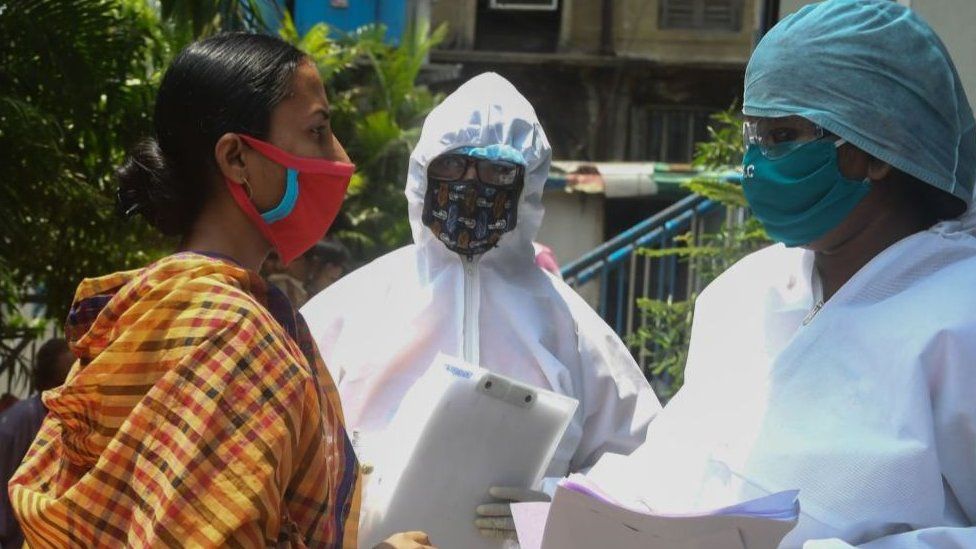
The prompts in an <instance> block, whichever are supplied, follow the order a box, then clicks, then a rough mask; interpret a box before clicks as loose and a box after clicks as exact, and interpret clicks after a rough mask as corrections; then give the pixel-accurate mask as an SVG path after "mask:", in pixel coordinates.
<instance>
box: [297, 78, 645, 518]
mask: <svg viewBox="0 0 976 549" xmlns="http://www.w3.org/2000/svg"><path fill="white" fill-rule="evenodd" d="M550 157H551V150H550V147H549V143H548V141H547V139H546V135H545V133H544V132H543V129H542V126H541V125H540V123H539V121H538V119H537V118H536V115H535V112H534V110H533V108H532V106H531V105H530V104H529V102H528V101H527V100H526V99H525V98H524V97H523V96H522V95H521V94H520V93H519V92H518V91H517V90H516V89H515V87H514V86H512V85H511V84H510V83H509V82H508V81H507V80H505V79H504V78H502V77H501V76H499V75H497V74H494V73H485V74H482V75H479V76H477V77H475V78H472V79H471V80H469V81H468V82H466V83H465V84H463V85H462V86H461V87H460V88H458V89H457V91H455V92H454V93H452V94H451V95H450V96H448V97H447V98H446V99H445V100H444V102H443V103H441V104H440V105H439V106H438V107H436V108H435V109H434V110H433V111H432V112H431V113H430V115H429V116H428V117H427V120H426V121H425V122H424V126H423V131H422V133H421V137H420V140H419V142H418V144H417V146H416V148H415V149H414V151H413V153H412V155H411V157H410V167H409V173H408V176H407V185H406V195H407V201H408V204H409V216H410V225H411V228H412V232H413V239H414V244H412V245H409V246H406V247H404V248H401V249H399V250H396V251H394V252H392V253H390V254H388V255H386V256H383V257H381V258H379V259H377V260H375V261H373V262H372V263H370V264H369V265H367V266H365V267H362V268H360V269H359V270H357V271H354V272H352V273H350V274H349V275H348V276H346V277H345V278H343V279H342V280H340V281H339V282H337V283H336V284H334V285H333V286H330V287H329V288H328V289H327V290H325V291H324V292H322V293H320V294H319V295H318V296H316V297H314V298H313V299H312V300H311V301H309V303H308V304H307V305H305V306H304V307H303V308H302V314H303V315H304V316H305V318H306V319H307V320H308V324H309V326H310V328H311V331H312V335H313V337H314V338H315V340H316V342H317V343H318V347H319V349H320V351H321V352H322V356H323V358H324V359H325V362H326V364H327V365H328V366H329V368H330V370H331V372H332V376H333V378H334V379H335V381H336V385H337V387H338V389H339V392H340V395H341V397H342V404H343V410H344V413H345V418H346V424H347V425H348V427H349V429H350V430H351V431H352V432H353V433H354V437H359V438H360V439H361V440H364V441H368V440H369V434H370V433H375V432H378V431H381V430H382V429H383V428H385V427H386V425H387V423H388V421H389V420H390V419H391V416H392V414H393V413H394V411H395V410H396V408H397V406H398V405H399V403H400V401H401V399H402V398H403V396H404V394H405V393H406V392H407V390H408V389H410V387H411V386H412V385H413V383H414V382H415V381H416V380H417V379H418V378H419V377H420V376H421V375H422V374H424V372H425V370H426V369H427V368H428V366H429V365H430V364H431V361H432V360H433V359H434V357H435V356H436V355H437V354H438V353H440V352H443V353H446V354H450V355H454V356H459V357H462V358H463V359H464V360H466V361H468V362H470V363H473V364H477V365H480V366H482V367H484V368H487V369H488V370H491V371H493V372H496V373H499V374H502V375H506V376H510V377H512V378H515V379H518V380H520V381H522V382H525V383H529V384H531V385H534V386H538V387H542V388H545V389H549V390H552V391H555V392H558V393H561V394H564V395H568V396H570V397H572V398H575V399H577V400H579V407H578V409H577V411H576V414H575V416H574V418H573V420H572V422H571V424H570V426H569V428H568V431H567V433H566V435H565V436H564V438H563V440H562V441H561V442H560V445H559V447H558V448H557V450H556V455H555V457H554V458H553V462H552V464H551V466H550V467H549V469H548V471H547V479H546V481H545V482H544V485H543V486H544V488H545V490H548V491H549V492H550V493H551V490H552V489H554V487H555V481H556V480H558V477H562V476H564V475H566V474H568V473H570V472H575V471H580V470H585V469H586V468H587V467H589V466H591V465H592V464H593V463H595V462H596V460H597V459H598V458H599V457H600V456H601V455H602V454H603V453H604V452H614V453H630V452H631V451H632V450H633V449H634V448H636V447H637V446H638V445H639V444H640V443H641V442H642V441H643V440H644V435H645V433H646V429H647V426H648V424H649V423H650V421H651V420H652V419H653V418H654V416H655V415H656V414H657V413H658V411H659V410H660V403H659V402H658V399H657V397H656V396H655V395H654V393H653V391H652V389H651V388H650V386H649V384H648V383H647V381H646V379H645V378H644V376H643V374H642V372H641V371H640V369H639V368H638V366H637V365H636V364H635V362H634V360H633V358H632V357H631V356H630V354H629V352H628V350H627V348H626V347H625V346H624V344H623V343H622V342H621V340H620V339H619V338H618V337H617V335H616V334H615V333H614V332H613V331H612V330H611V329H610V327H609V326H607V325H606V323H604V322H603V321H602V319H600V318H599V316H598V315H597V314H596V313H595V312H594V311H593V310H592V309H591V308H590V307H589V306H588V305H587V303H586V302H584V301H583V300H582V299H581V298H580V297H579V296H578V295H577V294H576V293H575V292H574V291H573V290H572V289H571V288H569V287H568V286H567V285H566V284H565V283H563V282H562V281H561V280H558V279H557V278H556V277H553V276H551V275H549V274H547V273H545V272H544V271H543V270H542V269H540V268H538V267H537V266H536V265H535V263H534V249H533V246H532V241H533V238H534V237H535V236H536V233H537V232H538V230H539V226H540V224H541V223H542V215H543V206H542V191H543V186H544V184H545V181H546V178H547V176H548V172H549V163H550ZM362 446H364V447H366V449H367V451H366V453H367V454H368V446H369V445H368V443H366V442H364V443H363V444H362ZM365 461H366V462H369V461H370V459H369V456H368V455H367V456H366V457H365ZM524 488H528V487H488V486H486V487H485V490H486V499H487V498H488V492H489V489H490V492H491V496H492V497H494V498H496V500H499V501H496V502H495V503H494V504H491V503H489V504H486V505H483V506H480V507H479V508H478V510H477V512H478V514H477V515H475V510H474V509H473V510H472V520H475V518H477V525H478V527H479V529H481V531H482V534H484V535H486V536H491V537H512V536H513V534H514V526H513V524H512V520H511V516H510V507H509V504H508V503H505V501H517V500H523V499H527V498H535V497H543V494H540V493H538V492H530V491H527V490H524ZM431 504H433V505H436V502H431Z"/></svg>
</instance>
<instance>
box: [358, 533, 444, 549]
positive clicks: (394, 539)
mask: <svg viewBox="0 0 976 549" xmlns="http://www.w3.org/2000/svg"><path fill="white" fill-rule="evenodd" d="M373 549H437V548H436V547H434V546H433V545H431V543H430V538H429V537H427V534H425V533H423V532H400V533H399V534H394V535H392V536H390V537H388V538H386V541H384V542H383V543H381V544H379V545H377V546H376V547H374V548H373Z"/></svg>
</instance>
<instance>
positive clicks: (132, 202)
mask: <svg viewBox="0 0 976 549" xmlns="http://www.w3.org/2000/svg"><path fill="white" fill-rule="evenodd" d="M0 2H2V0H0ZM306 59H307V58H306V56H305V54H304V53H302V52H301V51H300V50H298V49H297V48H295V46H293V45H291V44H289V43H287V42H285V41H284V40H282V39H280V38H276V37H274V36H268V35H263V34H251V33H243V32H234V33H226V34H218V35H215V36H211V37H209V38H205V39H203V40H200V41H198V42H193V43H192V44H190V45H188V46H187V47H185V48H184V49H183V51H181V52H180V53H179V55H177V56H176V58H174V59H173V62H172V63H171V64H170V66H169V68H168V69H166V74H165V75H164V76H163V80H162V82H161V83H160V86H159V91H158V92H157V94H156V106H155V108H154V113H153V133H152V135H153V139H146V140H144V141H142V142H140V143H139V144H138V145H136V146H135V147H134V148H133V149H132V151H131V152H130V153H129V156H128V158H126V160H125V163H124V164H122V166H121V167H120V168H119V169H118V170H117V177H118V181H119V190H118V195H117V198H118V211H119V212H120V213H121V214H122V215H124V216H126V217H131V216H133V215H135V214H136V213H138V214H140V215H142V216H143V217H144V218H146V221H148V222H149V223H150V224H151V225H153V226H154V227H156V228H157V229H158V230H159V231H160V232H162V233H163V234H166V235H172V236H184V237H185V236H186V235H188V234H189V232H190V231H191V229H192V228H193V224H194V223H195V222H196V219H197V217H198V216H199V214H200V212H201V211H202V209H203V206H204V204H205V203H206V202H207V200H208V199H209V197H210V193H211V192H212V191H213V188H215V187H216V186H217V185H219V176H220V172H219V169H218V167H217V162H216V160H215V158H214V147H215V146H216V144H217V141H218V140H219V139H220V137H221V136H223V135H224V134H227V133H238V134H246V135H250V136H252V137H256V138H258V139H265V138H266V136H267V134H268V132H269V130H270V127H271V111H272V110H273V109H274V108H275V106H277V105H278V104H279V103H280V102H281V101H282V100H283V99H284V98H285V97H286V96H287V95H288V93H289V91H290V89H291V81H292V78H293V77H294V74H295V70H296V68H297V67H298V65H299V64H300V63H302V62H303V61H304V60H306Z"/></svg>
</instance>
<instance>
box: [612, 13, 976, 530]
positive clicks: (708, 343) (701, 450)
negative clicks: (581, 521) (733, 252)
mask: <svg viewBox="0 0 976 549" xmlns="http://www.w3.org/2000/svg"><path fill="white" fill-rule="evenodd" d="M743 112H744V114H745V115H746V123H745V128H744V130H745V131H744V134H745V139H746V145H747V149H746V154H745V159H744V174H743V176H744V178H743V190H744V191H745V195H746V198H747V199H748V201H749V204H750V206H751V207H752V209H753V213H754V215H755V216H756V217H758V219H759V220H760V221H761V222H762V223H763V225H764V226H765V228H766V229H767V232H768V233H769V235H770V236H771V237H772V238H773V239H774V240H778V241H779V242H781V244H778V245H774V246H772V247H769V248H767V249H764V250H761V251H759V252H756V253H754V254H752V255H750V256H748V257H746V258H745V259H743V260H742V261H740V262H738V263H737V264H735V265H734V266H733V267H731V268H730V269H729V270H728V271H727V272H725V273H724V274H722V275H721V276H720V277H719V278H718V279H716V280H715V281H714V282H713V283H712V284H710V285H709V286H708V287H707V288H706V289H705V290H704V292H703V293H702V294H701V296H700V297H699V299H698V301H697V303H696V306H695V316H694V322H693V326H692V335H691V347H690V349H689V356H688V362H687V367H686V377H685V385H684V386H683V388H682V389H681V390H680V391H679V392H678V394H677V395H676V396H675V397H674V398H673V399H672V400H671V401H670V402H669V403H668V405H667V406H666V407H665V409H664V411H662V413H661V414H660V415H659V416H658V417H657V418H656V419H655V421H654V423H653V424H652V425H651V427H650V428H649V430H648V437H647V441H646V443H645V445H644V446H642V448H640V449H638V450H637V451H635V452H634V453H633V454H632V455H631V456H630V457H629V458H627V459H626V460H625V463H626V464H627V466H625V467H622V468H619V469H617V470H616V472H615V473H614V474H613V475H611V476H609V477H607V478H606V479H605V482H606V484H614V485H616V494H615V495H617V496H618V497H622V498H626V499H629V500H631V501H635V500H636V501H639V502H642V503H643V504H645V505H647V506H649V507H651V508H654V509H664V510H680V511H693V510H705V509H709V508H715V507H718V506H723V505H725V504H730V503H734V502H739V501H743V500H747V499H752V498H754V497H759V496H763V495H767V494H769V493H775V492H778V491H781V490H789V489H799V491H800V492H799V500H800V507H801V517H800V520H799V522H798V524H797V526H796V528H795V529H794V530H793V531H792V532H790V534H788V535H787V537H786V538H785V539H784V540H783V542H782V545H781V546H782V547H804V548H806V549H823V548H839V547H850V546H859V547H864V548H870V549H894V548H909V547H911V548H918V547H944V548H949V547H958V548H962V547H976V528H974V525H976V238H974V236H973V234H971V233H972V225H973V222H972V218H973V215H972V214H967V216H966V217H964V218H962V219H960V218H958V216H959V214H960V213H961V212H962V211H963V210H964V208H965V207H966V206H967V205H970V204H971V203H972V193H973V183H974V179H976V133H974V122H973V115H972V111H971V110H970V105H969V103H968V101H967V99H966V96H965V93H964V92H963V88H962V86H961V84H960V80H959V78H958V76H957V74H956V71H955V68H954V66H953V64H952V61H951V59H950V57H949V55H948V53H947V51H946V49H945V47H944V46H943V45H942V43H941V41H940V40H939V39H938V37H937V36H936V35H935V33H934V32H933V31H932V30H931V29H930V28H929V27H928V25H927V24H926V23H925V22H924V21H922V20H921V19H920V18H919V17H918V16H917V15H915V14H914V13H913V12H912V11H911V10H909V9H908V8H906V7H904V6H901V5H898V4H897V3H895V2H887V1H881V0H830V1H828V2H824V3H821V4H813V5H810V6H807V7H805V8H803V9H801V10H800V11H799V12H798V13H796V14H794V15H791V16H789V17H786V18H785V19H783V20H782V21H781V22H780V23H779V24H778V25H776V26H775V27H774V28H773V29H772V30H771V31H770V32H769V33H768V34H767V35H766V36H765V37H764V38H763V39H762V41H761V42H760V44H759V45H758V47H757V49H756V51H755V52H754V54H753V56H752V58H751V60H750V62H749V65H748V68H747V70H746V79H745V94H744V103H743ZM608 463H609V462H608ZM600 469H601V466H600V465H598V466H597V471H599V470H600ZM594 475H595V476H596V475H597V473H594ZM613 476H617V477H618V478H617V479H614V478H613Z"/></svg>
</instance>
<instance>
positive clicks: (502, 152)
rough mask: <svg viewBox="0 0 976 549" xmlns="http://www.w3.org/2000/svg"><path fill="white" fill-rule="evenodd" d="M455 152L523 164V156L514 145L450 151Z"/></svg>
mask: <svg viewBox="0 0 976 549" xmlns="http://www.w3.org/2000/svg"><path fill="white" fill-rule="evenodd" d="M451 152H453V153H457V154H466V155H468V156H473V157H475V158H484V159H485V160H507V161H508V162H512V163H515V164H521V165H522V166H525V157H524V156H522V153H520V152H519V151H518V149H516V148H515V147H512V146H511V145H502V144H495V145H488V146H487V147H461V148H459V149H454V150H453V151H451Z"/></svg>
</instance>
